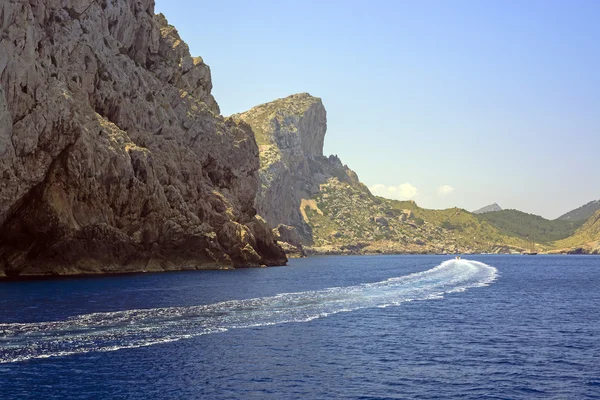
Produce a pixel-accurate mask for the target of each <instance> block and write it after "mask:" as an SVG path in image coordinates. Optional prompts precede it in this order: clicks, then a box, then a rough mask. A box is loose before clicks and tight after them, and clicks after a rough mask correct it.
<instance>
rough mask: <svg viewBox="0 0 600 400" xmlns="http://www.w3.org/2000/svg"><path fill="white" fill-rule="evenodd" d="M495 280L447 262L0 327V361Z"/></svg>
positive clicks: (172, 337) (471, 265) (318, 312)
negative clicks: (364, 277) (254, 293)
mask: <svg viewBox="0 0 600 400" xmlns="http://www.w3.org/2000/svg"><path fill="white" fill-rule="evenodd" d="M496 277H497V270H496V268H494V267H491V266H489V265H486V264H483V263H480V262H477V261H470V260H450V261H446V262H444V263H442V264H440V265H438V266H437V267H435V268H432V269H429V270H427V271H423V272H418V273H414V274H410V275H405V276H400V277H396V278H390V279H386V280H384V281H381V282H374V283H365V284H360V285H355V286H347V287H333V288H328V289H322V290H314V291H306V292H298V293H282V294H278V295H276V296H270V297H260V298H254V299H247V300H231V301H225V302H221V303H214V304H208V305H201V306H192V307H169V308H153V309H140V310H125V311H117V312H108V313H94V314H85V315H78V316H75V317H71V318H68V319H66V320H62V321H47V322H36V323H9V324H0V363H11V362H20V361H26V360H30V359H35V358H48V357H60V356H66V355H70V354H80V353H88V352H104V351H114V350H119V349H126V348H135V347H143V346H151V345H155V344H159V343H166V342H173V341H177V340H181V339H186V338H192V337H196V336H200V335H206V334H210V333H217V332H224V331H226V330H229V329H235V328H249V327H256V326H267V325H275V324H283V323H288V322H307V321H311V320H313V319H316V318H322V317H326V316H328V315H332V314H337V313H340V312H348V311H354V310H358V309H363V308H373V307H389V306H395V305H399V304H402V303H404V302H407V301H415V300H430V299H440V298H442V297H443V295H444V294H446V293H455V292H461V291H464V290H466V289H469V288H473V287H480V286H487V285H488V284H490V283H491V282H493V281H494V280H495V279H496Z"/></svg>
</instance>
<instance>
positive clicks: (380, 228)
mask: <svg viewBox="0 0 600 400" xmlns="http://www.w3.org/2000/svg"><path fill="white" fill-rule="evenodd" d="M232 118H233V119H234V120H236V121H244V122H246V123H248V124H249V125H250V126H251V127H252V129H253V131H254V133H255V135H256V137H257V141H258V143H259V150H260V162H261V166H260V170H259V176H260V179H261V188H260V190H259V191H258V193H257V197H256V207H257V209H258V212H259V213H260V214H261V215H263V216H264V217H265V218H266V220H267V222H268V223H269V224H270V225H271V227H272V228H274V229H275V231H276V233H277V234H278V235H279V239H280V242H282V243H281V244H282V245H283V246H284V248H285V249H286V251H288V253H290V250H292V251H293V252H298V253H300V251H297V247H298V243H291V244H292V245H293V246H289V244H290V243H287V244H286V243H285V242H286V240H285V237H291V236H293V235H290V234H289V233H290V229H293V230H295V231H296V232H298V234H299V237H300V241H301V242H302V243H301V244H302V245H304V247H306V250H307V251H308V252H312V253H377V252H384V253H405V252H412V253H444V252H449V253H454V252H476V251H477V252H480V251H486V252H488V251H490V252H491V251H496V252H509V251H519V250H520V249H521V248H524V247H525V246H526V243H525V242H524V241H523V240H522V239H521V238H515V237H509V236H506V235H502V234H500V233H499V232H498V230H497V229H496V228H494V227H493V226H491V225H490V224H489V223H487V222H485V221H481V220H479V219H477V218H476V217H474V216H473V214H471V213H469V212H467V211H465V210H460V209H449V210H442V211H438V210H426V209H422V208H420V207H418V206H417V205H416V204H415V203H414V202H399V201H394V200H388V199H384V198H381V197H376V196H373V195H372V194H371V193H370V192H369V190H368V188H367V187H366V186H365V185H364V184H362V183H361V182H360V180H359V179H358V176H357V175H356V174H355V173H354V172H353V171H352V170H351V169H350V168H349V167H348V166H346V165H344V164H343V163H342V162H341V160H340V159H339V158H338V157H337V156H329V157H325V156H324V155H323V143H324V137H325V133H326V129H327V118H326V111H325V107H324V106H323V104H322V102H321V99H319V98H317V97H313V96H311V95H309V94H307V93H300V94H296V95H292V96H288V97H286V98H282V99H277V100H275V101H272V102H270V103H266V104H262V105H259V106H257V107H254V108H252V109H251V110H249V111H247V112H244V113H240V114H236V115H233V116H232ZM293 241H294V240H292V242H293Z"/></svg>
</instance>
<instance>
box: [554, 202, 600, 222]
mask: <svg viewBox="0 0 600 400" xmlns="http://www.w3.org/2000/svg"><path fill="white" fill-rule="evenodd" d="M598 210H600V200H594V201H590V202H589V203H587V204H584V205H582V206H581V207H579V208H576V209H574V210H571V211H569V212H568V213H565V214H563V215H561V216H560V217H558V218H557V219H559V220H565V221H586V220H587V219H588V218H590V217H591V216H592V215H594V213H596V211H598Z"/></svg>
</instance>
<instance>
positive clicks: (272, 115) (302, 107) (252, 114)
mask: <svg viewBox="0 0 600 400" xmlns="http://www.w3.org/2000/svg"><path fill="white" fill-rule="evenodd" d="M232 117H233V118H235V119H242V120H244V121H246V122H247V123H249V124H250V126H252V129H253V131H254V134H255V136H256V142H257V143H258V144H259V145H267V144H275V145H276V146H277V147H278V148H280V149H286V148H290V147H294V146H300V147H301V149H302V151H303V153H304V155H305V156H307V157H315V156H322V155H323V142H324V140H325V132H326V131H327V112H326V111H325V107H324V106H323V103H322V101H321V99H320V98H318V97H314V96H311V95H310V94H308V93H297V94H293V95H291V96H288V97H284V98H281V99H277V100H274V101H271V102H269V103H265V104H261V105H259V106H256V107H253V108H251V109H250V110H248V111H246V112H244V113H240V114H235V115H233V116H232Z"/></svg>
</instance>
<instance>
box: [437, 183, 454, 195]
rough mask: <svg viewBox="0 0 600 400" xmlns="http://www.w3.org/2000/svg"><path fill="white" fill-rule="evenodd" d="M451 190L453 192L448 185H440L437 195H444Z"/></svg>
mask: <svg viewBox="0 0 600 400" xmlns="http://www.w3.org/2000/svg"><path fill="white" fill-rule="evenodd" d="M452 192H454V188H453V187H452V186H450V185H442V186H440V187H439V188H438V195H439V196H446V195H448V194H450V193H452Z"/></svg>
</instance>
